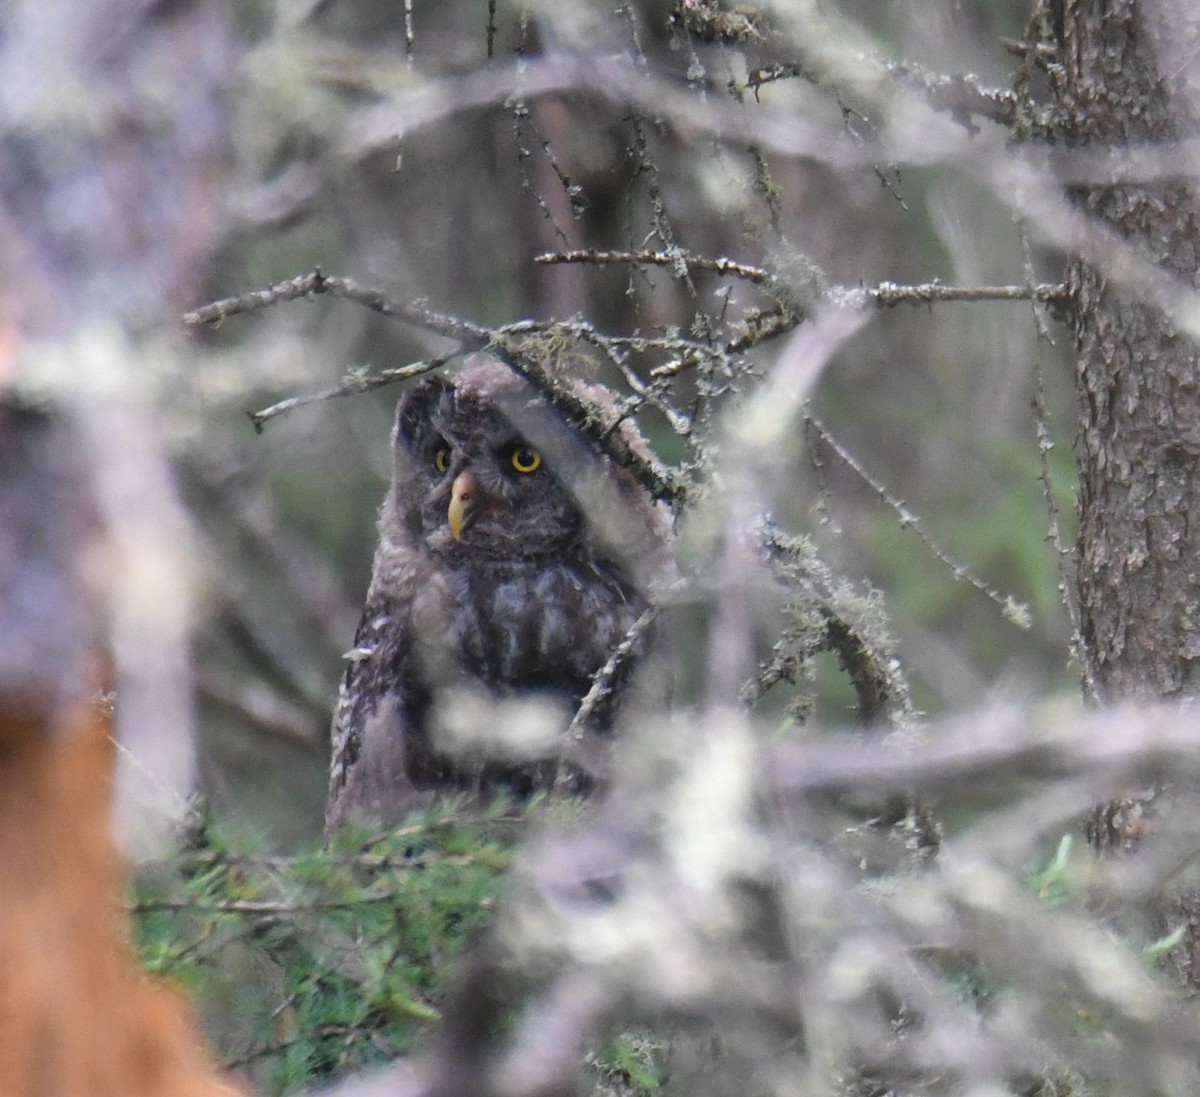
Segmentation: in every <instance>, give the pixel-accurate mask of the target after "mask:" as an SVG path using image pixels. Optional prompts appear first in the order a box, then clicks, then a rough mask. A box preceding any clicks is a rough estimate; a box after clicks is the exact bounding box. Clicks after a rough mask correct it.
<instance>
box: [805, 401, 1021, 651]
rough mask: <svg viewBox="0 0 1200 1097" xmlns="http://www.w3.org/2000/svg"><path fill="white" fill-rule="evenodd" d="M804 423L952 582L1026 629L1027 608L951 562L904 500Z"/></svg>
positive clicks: (812, 422) (813, 422)
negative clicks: (970, 589)
mask: <svg viewBox="0 0 1200 1097" xmlns="http://www.w3.org/2000/svg"><path fill="white" fill-rule="evenodd" d="M804 421H805V423H806V424H808V425H809V426H810V427H811V428H812V429H813V430H814V431H816V433H817V434H818V435H819V436H820V438H821V441H822V442H824V443H825V445H827V446H828V447H829V448H830V449H831V450H832V451H833V452H834V454H835V455H836V456H837V458H838V459H839V460H840V461H841V462H842V464H844V465H845V466H846V467H847V468H848V469H850V470H851V471H852V472H853V473H855V474H856V475H857V476H858V477H859V479H860V480H862V481H863V483H864V484H866V485H867V486H868V487H869V488H870V489H871V490H872V491H873V492H874V493H875V494H876V495H877V496H878V497H879V499H880V500H881V501H882V502H884V503H886V504H887V506H889V507H890V508H891V509H892V510H893V511H895V512H896V516H897V517H898V518H899V519H900V527H901V528H902V529H911V530H912V531H913V533H914V534H916V536H917V539H918V540H919V541H920V542H921V544H923V545H924V546H925V547H926V548H927V549H928V550H929V552H930V553H931V554H932V555H933V557H934V559H936V560H938V561H940V562H941V563H943V564H945V566H946V567H948V568H949V569H950V571H951V572H952V573H953V575H954V578H955V579H960V580H962V582H964V583H966V584H967V585H968V586H971V587H974V588H975V590H977V591H979V593H980V594H982V595H984V596H985V597H986V598H988V599H990V600H991V601H993V602H995V603H996V605H998V606H999V607H1000V609H1001V610H1002V612H1003V613H1004V617H1005V618H1006V619H1007V620H1008V621H1010V622H1011V623H1012V624H1014V625H1016V626H1017V627H1018V628H1029V624H1030V622H1029V609H1028V607H1027V606H1025V605H1024V603H1022V602H1018V601H1017V600H1016V599H1015V598H1014V597H1013V596H1012V595H1005V594H1001V593H1000V591H998V590H996V589H995V587H992V586H989V585H988V584H987V583H986V582H984V580H982V579H981V578H980V577H979V576H978V575H976V574H975V573H974V572H973V571H971V569H970V568H968V567H967V566H966V565H965V564H960V563H958V562H957V561H956V560H954V559H953V558H952V557H951V556H950V555H949V554H948V553H947V552H946V551H945V549H943V548H942V547H941V545H939V544H938V543H937V542H936V541H935V540H934V539H933V538H932V537H931V536H930V535H929V533H928V532H926V530H925V527H924V525H923V524H922V522H921V519H920V518H919V517H918V516H917V515H916V514H914V513H913V512H912V511H911V510H910V509H909V507H908V504H907V503H905V502H904V500H903V499H899V498H897V497H896V496H895V495H893V494H892V493H891V491H889V490H888V488H887V486H886V485H885V484H883V483H882V482H881V481H880V480H877V479H876V478H875V477H874V476H873V475H871V473H870V472H868V471H867V470H866V468H864V467H863V465H862V464H861V463H860V462H859V460H858V458H857V457H855V456H854V454H853V453H851V452H850V451H849V450H848V449H846V447H845V446H843V445H842V444H841V442H839V441H838V440H837V438H835V437H834V436H833V434H831V433H830V431H829V428H828V427H826V426H825V424H824V423H822V422H821V421H820V420H819V419H818V418H817V417H816V416H815V415H813V414H812V413H811V412H808V411H806V412H805V413H804Z"/></svg>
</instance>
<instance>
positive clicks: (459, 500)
mask: <svg viewBox="0 0 1200 1097" xmlns="http://www.w3.org/2000/svg"><path fill="white" fill-rule="evenodd" d="M446 516H447V518H448V519H449V522H450V534H451V536H452V537H453V538H454V540H456V541H458V540H460V539H461V538H462V533H463V530H465V529H466V528H467V527H468V526H469V525H470V524H471V519H472V518H473V517H474V516H475V476H474V474H473V473H472V472H471V471H470V469H468V470H467V471H466V472H460V473H459V474H458V476H456V477H455V478H454V483H453V484H451V486H450V507H449V509H448V510H447V512H446Z"/></svg>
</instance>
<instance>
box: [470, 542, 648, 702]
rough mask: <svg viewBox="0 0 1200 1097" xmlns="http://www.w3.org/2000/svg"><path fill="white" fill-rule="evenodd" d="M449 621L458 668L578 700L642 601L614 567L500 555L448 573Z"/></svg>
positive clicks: (512, 686)
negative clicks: (451, 575) (451, 576)
mask: <svg viewBox="0 0 1200 1097" xmlns="http://www.w3.org/2000/svg"><path fill="white" fill-rule="evenodd" d="M451 603H452V606H451V608H450V611H449V613H448V624H449V628H450V635H451V637H452V642H453V646H454V649H455V651H456V653H457V656H458V663H459V665H460V667H461V668H462V669H463V670H464V671H465V672H466V673H467V674H469V675H471V676H472V677H474V678H476V679H478V680H479V681H481V682H482V683H484V684H485V685H486V686H488V687H489V688H490V689H492V690H494V691H496V692H500V693H509V692H513V691H521V690H526V689H550V690H555V691H557V692H559V693H560V694H562V695H563V696H565V697H566V698H567V699H568V700H569V701H570V703H572V704H578V703H579V701H580V700H581V699H582V698H583V695H584V694H585V693H586V692H587V690H588V688H589V686H590V685H591V681H592V677H593V675H594V674H595V673H596V671H598V670H599V669H600V667H602V666H603V665H604V663H605V661H606V660H607V659H608V657H609V654H610V653H611V651H612V649H613V648H614V647H615V646H616V645H617V644H619V643H620V642H621V640H622V639H624V637H625V635H626V633H628V631H629V630H630V628H632V627H633V624H634V622H635V621H636V620H637V619H638V617H639V616H640V615H641V613H642V611H643V610H644V609H645V608H646V602H645V600H644V599H643V598H642V597H641V595H640V594H638V593H637V591H636V590H635V589H634V588H633V586H632V585H631V584H630V583H628V582H627V581H626V580H625V579H623V578H622V577H621V576H620V574H619V573H618V572H617V571H616V569H615V568H612V567H610V566H608V565H606V564H605V563H603V562H601V561H596V560H592V559H590V558H587V557H583V556H580V557H578V558H570V557H568V558H566V559H564V560H560V561H554V562H547V561H545V560H528V561H526V560H500V561H489V562H487V563H486V564H483V565H479V564H476V565H475V566H473V567H471V568H469V569H464V570H463V571H462V572H460V573H459V574H458V575H456V577H455V582H454V584H453V587H452V593H451Z"/></svg>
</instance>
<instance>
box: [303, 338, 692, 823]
mask: <svg viewBox="0 0 1200 1097" xmlns="http://www.w3.org/2000/svg"><path fill="white" fill-rule="evenodd" d="M581 388H584V389H586V390H587V395H588V396H590V397H592V398H593V400H594V399H595V398H596V397H597V396H599V397H600V398H601V399H602V401H604V402H606V404H607V406H608V408H609V409H611V406H612V404H611V398H609V397H608V394H607V393H606V392H605V391H604V390H598V389H596V388H595V387H594V386H581ZM622 429H623V430H624V431H625V432H626V437H627V440H629V441H630V442H631V443H632V444H634V445H637V444H641V445H644V443H643V442H641V440H640V438H639V437H638V436H636V433H635V432H633V431H632V428H631V427H629V425H627V424H622ZM392 441H393V451H394V460H395V465H394V475H393V480H392V485H391V488H390V489H389V491H388V494H387V496H386V498H385V500H384V503H383V507H382V509H381V513H380V519H379V547H378V549H377V551H376V554H375V561H374V567H373V571H372V577H371V586H370V589H369V591H368V594H367V603H366V607H365V609H364V612H363V617H362V621H361V623H360V625H359V628H358V632H357V635H356V636H355V641H354V648H353V650H352V651H351V653H350V655H349V665H348V666H347V668H346V672H345V675H344V677H343V680H342V686H341V690H340V693H339V698H338V706H337V711H336V713H335V715H334V721H333V734H332V738H333V762H332V769H331V773H330V786H329V801H328V807H327V813H326V828H327V829H334V828H336V827H338V826H340V825H341V824H342V823H343V822H344V821H345V819H346V818H347V817H348V816H350V815H352V814H364V815H369V816H372V817H377V818H383V819H385V820H387V819H394V818H397V817H399V816H400V815H402V814H403V813H404V812H405V811H406V810H409V809H411V808H412V807H413V806H415V804H417V803H418V802H419V801H420V800H421V799H422V797H423V796H425V795H428V793H429V791H430V790H435V789H439V788H474V789H479V788H485V789H486V788H491V787H495V786H504V787H506V788H508V789H510V790H511V791H513V792H515V793H517V794H518V795H521V794H526V793H528V792H530V791H532V790H533V789H534V788H537V787H539V786H541V785H544V784H546V783H547V782H548V781H549V780H550V779H551V778H552V775H553V773H554V772H555V767H554V765H553V763H552V762H546V761H544V760H543V761H542V762H537V761H530V760H528V759H524V760H516V759H512V758H507V759H506V758H503V757H497V756H495V755H493V754H491V753H490V752H489V751H488V750H486V749H485V750H484V751H483V752H482V753H481V752H480V751H479V750H476V751H475V752H474V753H473V754H472V755H471V756H470V757H464V756H463V755H461V754H460V753H455V752H454V751H453V750H452V749H450V747H449V746H448V744H447V743H446V742H444V741H443V740H442V739H441V738H439V730H438V729H439V727H440V724H439V720H438V714H439V712H440V711H441V709H440V707H439V706H442V705H443V704H444V702H446V701H447V699H450V700H453V699H454V698H455V697H456V696H457V695H475V696H482V697H486V698H492V699H499V698H506V697H519V698H521V697H531V696H536V697H539V698H549V699H551V700H554V701H557V702H558V703H559V704H560V705H561V707H562V711H563V712H564V713H566V719H569V716H570V713H571V712H573V711H574V710H575V708H576V707H577V706H578V705H579V702H580V700H581V699H582V698H583V697H584V695H585V694H586V693H587V691H588V689H589V687H590V686H591V684H592V681H593V677H594V675H595V674H596V672H597V670H599V669H600V668H601V667H602V666H603V665H604V664H605V662H606V661H607V660H608V658H609V656H610V654H611V653H612V651H613V649H614V648H616V647H617V645H618V644H620V643H621V641H622V640H623V639H625V637H626V636H627V634H628V633H629V631H630V629H631V628H632V627H633V625H634V623H635V622H636V621H637V620H638V618H639V617H640V616H641V615H642V613H643V611H644V610H645V609H646V607H647V605H648V598H649V588H650V586H651V585H652V584H653V581H654V578H655V576H656V575H658V574H660V573H661V572H662V571H663V569H664V566H665V565H664V561H665V559H666V553H665V549H666V545H667V535H668V530H669V520H668V517H667V514H666V511H665V508H662V507H661V506H656V505H655V504H654V503H653V502H652V500H651V499H650V497H649V496H648V495H647V494H646V493H645V492H644V491H643V489H641V488H640V487H639V486H638V485H637V484H636V483H635V482H634V480H633V478H632V477H631V476H630V475H629V474H628V473H627V472H625V470H623V469H620V468H618V467H616V466H614V465H613V464H612V463H611V462H610V461H609V460H608V459H606V458H601V457H599V456H597V455H596V454H595V453H594V452H593V451H592V450H591V448H590V447H589V446H588V445H587V444H585V443H584V441H583V440H582V439H581V438H580V437H579V436H578V435H577V434H575V433H574V432H573V431H572V430H571V429H570V428H569V427H568V426H567V425H566V424H565V423H564V421H563V420H562V419H561V417H560V416H559V415H558V414H557V413H556V412H555V411H553V409H551V408H549V407H547V406H546V404H545V403H544V402H543V401H542V400H541V399H540V398H539V397H538V396H537V395H536V394H535V392H534V391H533V390H532V388H531V387H530V386H529V385H528V384H527V383H526V382H525V381H523V380H522V379H520V378H519V377H517V376H516V375H515V374H513V373H512V371H511V370H509V369H508V367H506V366H504V365H503V364H501V363H499V362H497V361H495V360H492V359H487V358H477V359H474V360H472V361H470V362H468V364H467V365H466V366H464V368H463V369H462V370H461V371H460V372H459V374H458V375H457V377H456V378H455V379H454V380H453V381H450V380H447V379H445V378H442V377H431V378H428V379H425V380H423V381H421V382H419V383H418V384H416V385H414V386H413V387H412V388H411V389H409V391H408V392H407V393H406V394H405V395H404V397H403V398H402V399H401V401H400V403H399V405H398V407H397V410H396V425H395V430H394V432H393V438H392ZM617 692H619V691H617ZM613 696H614V697H615V694H614V695H613ZM612 709H613V699H612V698H611V697H610V698H609V703H607V704H603V705H600V706H598V708H597V709H596V710H595V711H593V713H592V715H591V718H590V728H591V731H592V732H601V733H603V732H605V731H606V730H607V728H608V726H609V724H610V723H611V720H612V715H613V712H612ZM476 711H479V710H476ZM484 711H485V716H484V720H485V722H486V720H487V719H488V717H487V715H486V710H484ZM562 724H563V726H564V727H565V719H564V720H563V721H562ZM487 731H488V728H487V727H486V726H485V727H484V728H482V732H483V734H482V735H481V736H477V741H478V740H479V739H482V741H483V742H484V743H485V744H486V743H487Z"/></svg>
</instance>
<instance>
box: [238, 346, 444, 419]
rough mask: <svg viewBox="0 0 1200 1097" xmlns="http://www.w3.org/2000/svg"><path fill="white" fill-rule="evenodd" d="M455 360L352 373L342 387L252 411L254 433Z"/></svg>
mask: <svg viewBox="0 0 1200 1097" xmlns="http://www.w3.org/2000/svg"><path fill="white" fill-rule="evenodd" d="M454 357H455V355H454V354H445V355H442V356H441V357H440V358H429V359H426V360H425V361H422V362H410V363H409V364H408V365H407V366H396V367H394V368H392V369H384V370H380V371H379V372H378V373H351V374H348V375H347V376H346V378H345V379H344V380H343V381H342V382H341V383H340V384H337V385H334V386H333V387H332V388H327V389H322V390H321V391H320V392H309V393H305V394H303V395H301V396H289V397H288V398H287V399H286V400H280V401H279V402H278V403H277V404H272V405H271V406H270V407H268V408H263V409H262V410H260V411H252V412H250V413H249V415H250V422H252V423H253V424H254V429H255V430H256V431H258V432H259V433H261V432H262V428H263V424H264V423H265V422H266V421H267V420H268V419H274V418H275V416H277V415H283V414H285V413H286V412H289V411H293V410H295V409H296V408H299V407H303V406H304V405H305V404H314V403H317V402H318V401H320V400H334V399H336V398H338V397H339V396H357V395H359V393H363V392H371V391H372V390H374V389H378V388H383V387H384V386H385V385H394V384H396V382H398V381H407V380H409V379H411V378H413V377H420V376H421V375H422V374H425V373H431V372H433V371H434V370H437V369H441V368H442V367H443V366H445V365H446V363H447V362H449V361H450V360H451V359H453V358H454Z"/></svg>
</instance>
